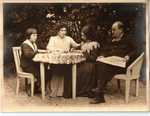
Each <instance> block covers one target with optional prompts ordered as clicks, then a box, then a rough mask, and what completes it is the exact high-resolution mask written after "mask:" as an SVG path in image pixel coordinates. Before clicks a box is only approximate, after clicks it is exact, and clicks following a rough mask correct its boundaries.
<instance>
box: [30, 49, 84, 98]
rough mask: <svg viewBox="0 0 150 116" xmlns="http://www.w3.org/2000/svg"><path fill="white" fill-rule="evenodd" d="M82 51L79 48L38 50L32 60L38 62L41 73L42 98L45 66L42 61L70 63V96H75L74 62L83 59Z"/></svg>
mask: <svg viewBox="0 0 150 116" xmlns="http://www.w3.org/2000/svg"><path fill="white" fill-rule="evenodd" d="M85 60H86V58H85V57H84V55H83V53H82V52H81V51H79V50H74V51H72V52H47V51H46V50H43V51H40V52H39V53H37V54H36V55H35V57H34V58H33V61H35V62H39V63H40V74H41V89H42V99H44V98H45V73H44V72H45V68H44V63H49V64H56V65H57V64H72V97H73V99H75V98H76V68H77V67H76V64H77V63H80V62H82V61H85Z"/></svg>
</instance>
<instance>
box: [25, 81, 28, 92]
mask: <svg viewBox="0 0 150 116" xmlns="http://www.w3.org/2000/svg"><path fill="white" fill-rule="evenodd" d="M27 89H28V79H27V78H25V91H27Z"/></svg>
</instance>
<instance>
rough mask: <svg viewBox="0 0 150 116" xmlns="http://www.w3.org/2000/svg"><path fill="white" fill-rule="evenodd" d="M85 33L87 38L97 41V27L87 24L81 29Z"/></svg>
mask: <svg viewBox="0 0 150 116" xmlns="http://www.w3.org/2000/svg"><path fill="white" fill-rule="evenodd" d="M81 32H82V33H84V34H85V36H86V39H87V40H91V41H97V29H95V28H94V27H92V26H90V25H86V26H84V27H83V28H82V30H81Z"/></svg>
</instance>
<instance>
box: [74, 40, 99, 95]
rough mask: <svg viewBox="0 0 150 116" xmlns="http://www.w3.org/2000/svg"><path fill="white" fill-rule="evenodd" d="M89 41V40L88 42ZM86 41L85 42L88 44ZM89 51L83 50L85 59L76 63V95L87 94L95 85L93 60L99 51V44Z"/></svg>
mask: <svg viewBox="0 0 150 116" xmlns="http://www.w3.org/2000/svg"><path fill="white" fill-rule="evenodd" d="M90 43H91V42H90ZM90 43H87V44H90ZM95 44H96V45H97V46H96V47H93V46H92V47H93V48H92V49H91V50H90V51H89V52H88V51H85V52H84V55H85V57H86V61H85V62H82V63H80V64H79V65H78V69H77V95H78V96H88V94H89V93H90V92H91V89H92V88H95V87H96V76H95V62H96V58H97V56H98V52H99V49H98V48H99V44H98V43H95Z"/></svg>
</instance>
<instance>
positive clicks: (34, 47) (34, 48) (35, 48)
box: [23, 39, 37, 51]
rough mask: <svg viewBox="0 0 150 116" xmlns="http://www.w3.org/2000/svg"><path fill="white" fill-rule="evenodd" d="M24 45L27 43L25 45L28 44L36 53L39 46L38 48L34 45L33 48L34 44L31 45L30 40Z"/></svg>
mask: <svg viewBox="0 0 150 116" xmlns="http://www.w3.org/2000/svg"><path fill="white" fill-rule="evenodd" d="M23 43H25V44H27V45H29V46H30V47H31V48H32V49H33V50H34V51H36V50H37V46H36V44H35V43H34V46H33V44H32V43H31V41H30V40H28V39H27V40H25V41H24V42H23Z"/></svg>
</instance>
